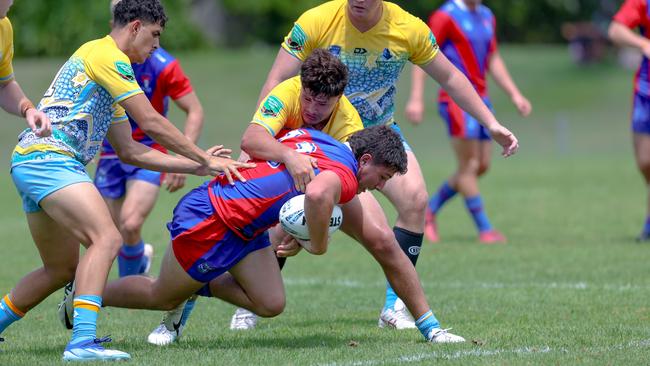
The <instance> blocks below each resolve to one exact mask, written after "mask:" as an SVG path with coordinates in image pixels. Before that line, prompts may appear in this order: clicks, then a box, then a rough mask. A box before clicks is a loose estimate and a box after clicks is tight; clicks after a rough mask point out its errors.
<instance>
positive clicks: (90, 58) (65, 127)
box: [12, 36, 142, 165]
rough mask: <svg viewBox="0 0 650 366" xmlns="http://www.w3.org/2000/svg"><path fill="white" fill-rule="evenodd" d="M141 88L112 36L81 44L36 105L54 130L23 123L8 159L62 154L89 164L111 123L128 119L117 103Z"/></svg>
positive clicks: (13, 161) (21, 160) (16, 159)
mask: <svg viewBox="0 0 650 366" xmlns="http://www.w3.org/2000/svg"><path fill="white" fill-rule="evenodd" d="M140 93H142V90H141V89H140V86H138V83H137V81H136V80H135V76H134V74H133V69H132V68H131V61H130V60H129V58H128V57H127V56H126V55H125V54H124V53H123V52H122V51H120V49H119V48H117V45H116V44H115V41H114V40H113V38H111V37H110V36H106V37H104V38H102V39H98V40H94V41H90V42H88V43H86V44H84V45H83V46H81V47H80V48H79V49H78V50H77V51H76V52H75V53H74V54H73V55H72V57H70V59H68V61H67V62H66V63H65V64H64V65H63V66H62V67H61V69H60V70H59V72H58V74H57V75H56V77H55V78H54V81H53V82H52V84H51V85H50V87H49V89H48V90H47V91H46V92H45V95H44V96H43V99H41V101H40V103H39V104H38V107H37V108H38V109H39V110H41V111H43V112H44V113H45V114H47V116H48V117H49V118H50V120H51V121H52V135H51V136H49V137H38V136H36V134H34V132H32V131H31V130H29V129H27V130H25V131H24V132H23V133H22V134H21V136H20V137H19V142H18V145H17V146H16V148H15V149H14V156H13V157H12V165H16V164H20V163H21V162H24V161H27V160H32V159H38V158H42V156H43V153H45V154H48V153H55V154H63V155H67V156H70V157H73V158H74V159H76V160H78V161H79V162H81V163H82V164H84V165H85V164H88V162H90V160H91V159H92V158H93V156H95V154H96V153H97V151H98V150H99V148H100V147H101V145H102V141H103V140H104V137H106V134H107V132H108V129H109V128H110V127H111V125H113V124H117V123H124V122H128V118H127V116H126V112H125V111H124V108H122V106H120V105H119V104H118V103H119V102H121V101H123V100H125V99H128V98H130V97H132V96H134V95H136V94H140Z"/></svg>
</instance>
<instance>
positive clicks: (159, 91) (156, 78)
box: [94, 0, 203, 276]
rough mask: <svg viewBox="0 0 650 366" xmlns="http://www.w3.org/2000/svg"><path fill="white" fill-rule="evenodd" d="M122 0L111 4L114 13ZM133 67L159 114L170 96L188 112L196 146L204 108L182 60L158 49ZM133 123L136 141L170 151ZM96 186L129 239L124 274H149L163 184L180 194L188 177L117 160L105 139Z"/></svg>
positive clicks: (121, 265)
mask: <svg viewBox="0 0 650 366" xmlns="http://www.w3.org/2000/svg"><path fill="white" fill-rule="evenodd" d="M119 1H120V0H112V1H111V13H112V12H113V9H114V8H115V5H116V4H117V3H118V2H119ZM131 66H132V68H133V71H134V75H135V79H136V81H137V82H138V85H139V86H140V88H142V91H143V92H144V94H145V95H146V96H147V99H149V101H150V102H151V105H152V106H153V107H154V109H155V110H156V111H157V112H158V113H160V114H161V115H163V116H167V112H168V110H169V100H170V98H171V99H172V100H173V101H174V103H175V104H176V105H177V106H178V107H179V108H180V109H182V110H183V111H184V112H185V113H186V115H187V117H186V120H185V131H184V134H185V136H187V138H188V139H189V140H190V141H192V142H194V143H196V142H197V141H198V139H199V134H200V133H201V128H202V127H203V108H202V106H201V102H200V101H199V99H198V97H197V96H196V93H194V91H193V89H192V84H191V83H190V80H189V78H188V77H187V76H186V75H185V73H184V72H183V69H182V68H181V65H180V64H179V62H178V60H176V58H174V57H173V56H172V55H171V54H169V52H167V51H165V50H164V49H163V48H158V49H156V50H155V51H154V52H153V53H152V54H151V56H150V57H149V58H147V60H146V61H145V62H143V63H141V64H135V63H134V64H132V65H131ZM129 123H130V124H131V130H132V131H133V133H132V137H133V140H135V141H137V142H139V143H141V144H144V145H146V146H149V147H151V148H152V149H156V150H158V151H161V152H163V153H167V150H166V149H165V148H164V147H163V146H162V145H160V144H159V143H157V142H156V141H154V140H153V139H152V138H151V137H149V136H148V135H147V134H146V133H144V131H142V129H141V128H140V127H138V124H137V123H136V122H135V121H134V120H133V118H131V117H130V116H129ZM94 183H95V186H97V189H98V190H99V193H100V194H101V195H102V197H103V198H104V201H106V204H107V205H108V207H109V210H110V212H111V215H112V217H113V220H114V221H115V223H116V225H117V227H118V228H119V229H120V233H121V234H122V238H123V239H124V243H123V245H122V247H121V249H120V252H119V254H118V257H117V261H118V269H119V275H120V276H128V275H131V274H138V273H146V272H148V271H149V267H150V266H151V261H152V256H153V246H152V245H151V244H145V243H144V240H143V239H142V234H141V230H142V225H143V224H144V221H145V220H146V218H147V216H149V214H150V213H151V210H152V209H153V207H154V204H155V203H156V199H157V197H158V192H159V189H160V186H161V184H164V183H166V186H167V190H168V191H169V192H174V191H176V190H178V189H180V188H182V187H183V185H184V184H185V175H184V174H177V173H170V174H164V173H160V172H156V171H153V170H148V169H144V168H140V167H137V166H134V165H130V164H126V163H124V162H122V161H120V160H119V159H118V158H117V155H116V154H115V151H114V150H113V147H112V146H111V144H110V143H109V142H108V140H104V142H103V144H102V149H101V153H100V159H99V162H98V164H97V170H96V172H95V179H94Z"/></svg>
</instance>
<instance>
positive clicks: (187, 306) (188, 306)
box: [181, 299, 196, 326]
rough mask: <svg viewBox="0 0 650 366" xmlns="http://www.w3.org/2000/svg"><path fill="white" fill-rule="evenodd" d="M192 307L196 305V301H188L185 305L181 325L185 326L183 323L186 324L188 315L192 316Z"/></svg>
mask: <svg viewBox="0 0 650 366" xmlns="http://www.w3.org/2000/svg"><path fill="white" fill-rule="evenodd" d="M194 305H196V299H189V300H187V302H186V303H185V307H184V308H183V315H181V325H183V326H185V323H187V319H189V318H190V314H192V310H194Z"/></svg>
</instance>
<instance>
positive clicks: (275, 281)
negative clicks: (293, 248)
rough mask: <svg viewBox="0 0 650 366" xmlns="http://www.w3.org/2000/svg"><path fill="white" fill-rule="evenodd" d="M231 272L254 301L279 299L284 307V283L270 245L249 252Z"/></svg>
mask: <svg viewBox="0 0 650 366" xmlns="http://www.w3.org/2000/svg"><path fill="white" fill-rule="evenodd" d="M229 272H230V274H232V276H233V277H234V278H235V280H237V283H239V285H240V286H241V287H242V288H243V289H244V291H245V292H246V294H247V295H248V297H249V298H250V299H251V300H252V301H253V302H258V303H259V302H265V301H274V302H276V301H279V302H281V303H282V307H284V298H285V294H284V284H283V283H282V276H281V275H280V267H279V266H278V261H277V259H276V257H275V253H274V252H273V249H272V248H271V247H270V246H267V247H265V248H262V249H259V250H255V251H253V252H250V253H248V255H246V256H245V257H244V258H243V259H242V260H241V261H239V263H237V264H236V265H235V266H234V267H232V268H231V269H230V270H229Z"/></svg>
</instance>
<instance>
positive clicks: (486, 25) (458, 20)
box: [429, 0, 497, 102]
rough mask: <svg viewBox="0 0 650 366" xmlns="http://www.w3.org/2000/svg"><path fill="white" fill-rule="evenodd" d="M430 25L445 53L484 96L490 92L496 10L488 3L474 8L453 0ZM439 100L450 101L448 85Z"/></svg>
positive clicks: (495, 41) (495, 42)
mask: <svg viewBox="0 0 650 366" xmlns="http://www.w3.org/2000/svg"><path fill="white" fill-rule="evenodd" d="M429 27H430V28H431V31H432V32H433V34H434V35H435V37H436V40H437V41H438V45H440V49H441V50H442V52H443V53H444V54H445V56H447V58H449V60H450V61H451V63H453V64H454V66H456V68H458V69H459V70H460V71H461V72H462V73H463V74H465V76H466V77H467V78H468V79H469V81H470V82H471V83H472V85H473V86H474V88H475V89H476V91H477V92H478V94H479V95H480V96H481V97H485V96H487V92H488V91H487V80H486V76H487V71H488V68H489V60H490V56H491V55H492V53H493V52H494V51H496V49H497V39H496V19H495V18H494V15H493V14H492V11H491V10H490V9H488V8H487V7H486V6H484V5H479V6H477V7H476V9H475V10H470V9H469V8H467V6H466V5H465V3H464V2H463V1H462V0H449V1H447V2H446V3H445V4H443V5H442V6H441V7H440V8H439V9H438V10H436V11H435V12H434V13H433V14H432V15H431V17H430V18H429ZM439 100H440V101H441V102H448V101H450V97H449V95H448V94H447V92H445V91H444V89H440V95H439Z"/></svg>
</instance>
